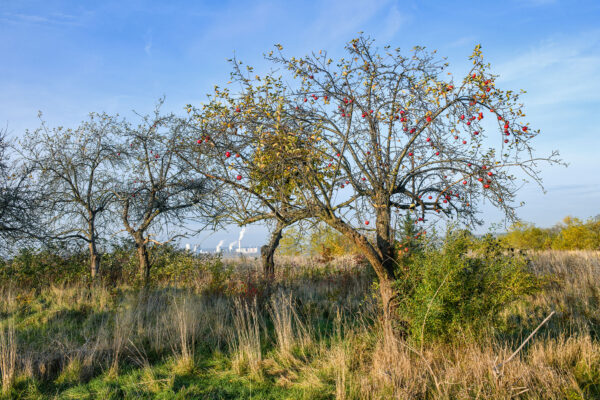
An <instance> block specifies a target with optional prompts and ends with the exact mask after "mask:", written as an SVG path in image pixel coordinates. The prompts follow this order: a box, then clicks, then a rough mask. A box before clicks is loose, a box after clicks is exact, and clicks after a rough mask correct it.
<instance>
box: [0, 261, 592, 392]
mask: <svg viewBox="0 0 600 400" xmlns="http://www.w3.org/2000/svg"><path fill="white" fill-rule="evenodd" d="M529 257H530V258H531V260H532V263H531V268H532V270H533V271H534V272H535V273H536V274H539V276H543V277H544V279H545V281H546V286H545V289H544V290H543V291H541V292H539V293H535V294H533V295H531V296H530V297H528V298H526V299H525V300H523V301H521V302H519V303H516V304H514V305H513V306H512V307H510V308H508V309H506V310H505V311H504V312H503V314H502V318H501V319H502V321H503V325H502V329H500V330H498V331H495V332H487V331H486V332H485V333H481V334H480V335H479V337H476V338H475V339H476V340H474V339H473V336H472V332H469V334H466V333H465V334H464V335H462V334H461V332H459V331H457V332H455V335H453V336H454V337H457V338H458V339H456V340H453V341H452V342H448V341H436V340H432V341H429V342H426V343H423V344H422V343H413V342H411V341H409V340H405V339H402V338H399V340H398V341H397V342H396V344H395V345H393V346H389V345H388V346H387V347H386V346H384V343H383V341H382V340H381V334H380V332H379V328H378V322H377V320H378V312H377V307H376V302H375V301H374V298H373V291H372V288H371V287H372V286H371V285H372V282H373V279H372V276H371V274H370V273H369V272H368V269H367V268H365V267H361V266H357V265H349V264H344V263H339V264H330V265H318V264H316V263H314V264H311V263H312V261H307V264H306V265H304V266H302V267H299V266H300V265H301V262H302V260H301V259H283V260H280V264H281V263H283V264H284V267H283V268H282V269H281V270H279V271H278V274H277V276H276V279H275V281H274V282H271V286H270V290H263V286H261V285H262V283H261V282H260V281H259V280H251V278H248V276H252V275H251V274H249V273H248V271H253V270H254V268H255V267H257V266H256V265H255V264H254V263H253V262H248V263H246V264H242V265H239V266H235V265H234V267H235V268H233V272H232V274H231V275H230V276H228V278H227V280H226V281H224V282H223V284H222V285H220V287H221V290H222V291H220V292H215V291H214V288H211V289H210V290H208V289H206V290H201V288H199V287H196V286H192V287H159V288H154V289H146V290H138V289H134V288H131V287H127V286H121V287H118V288H114V289H107V288H102V287H86V286H83V285H81V286H78V285H75V286H54V287H53V288H52V289H49V290H47V291H45V292H42V293H37V294H36V293H35V292H30V291H27V290H22V291H18V290H16V291H15V290H13V292H12V294H11V299H10V300H9V302H5V303H0V371H1V374H2V390H3V393H5V394H6V393H10V392H11V391H12V392H15V391H16V393H17V397H19V396H21V397H27V396H29V397H38V398H40V397H42V398H43V397H45V396H46V397H52V396H55V395H56V394H58V393H60V392H61V391H68V390H70V388H77V387H81V386H83V387H86V388H90V387H92V386H90V385H109V383H110V385H125V386H122V387H121V389H122V390H126V385H127V384H126V382H128V380H131V381H134V382H135V385H134V384H131V385H133V386H135V387H136V388H137V389H135V390H138V391H139V390H140V389H139V387H141V385H140V382H143V383H144V385H143V386H144V387H147V388H148V389H147V390H148V393H149V394H148V395H147V396H148V397H151V396H159V394H160V396H162V397H169V396H170V395H171V394H173V393H174V392H176V391H177V390H183V389H182V388H183V387H185V386H186V385H189V384H191V383H190V382H194V379H197V380H198V382H200V383H198V385H199V386H200V387H206V386H207V385H206V381H205V379H207V376H215V377H218V376H220V374H227V375H226V376H227V380H226V381H219V382H220V383H219V384H220V385H231V388H233V387H235V385H233V383H231V384H230V383H225V382H230V380H231V379H234V378H233V377H232V376H236V377H240V379H242V378H243V379H244V380H243V381H242V382H245V383H244V384H248V383H247V382H250V385H253V386H252V387H253V388H256V387H257V386H259V385H263V387H265V386H266V387H268V388H269V390H273V391H274V392H277V391H283V392H281V393H283V394H282V395H281V397H283V398H313V397H318V396H320V395H321V396H322V397H326V398H330V397H335V398H337V399H409V398H417V399H419V398H420V399H433V398H436V399H437V398H439V399H457V398H460V399H462V398H480V399H487V398H491V399H508V398H531V399H538V398H539V399H564V398H572V399H579V398H581V399H583V398H600V344H599V343H598V339H599V333H600V255H599V254H598V253H593V252H542V253H536V254H530V255H529ZM294 266H296V267H294ZM255 276H259V275H258V274H256V275H255ZM252 279H254V278H252ZM256 279H258V278H256ZM248 287H254V288H257V289H256V291H254V292H252V293H248V291H247V288H248ZM550 310H555V311H556V315H555V316H554V317H553V318H552V319H551V320H550V321H549V322H548V324H547V325H544V326H543V327H542V328H541V329H540V331H539V332H538V334H537V335H536V336H535V337H534V338H533V339H532V340H531V341H530V342H529V343H528V344H527V345H526V346H525V347H524V348H523V350H522V351H520V352H519V353H518V354H517V356H516V357H515V358H514V359H512V360H511V361H510V362H507V363H505V364H504V365H503V366H502V368H501V371H500V373H499V374H498V373H497V372H496V371H495V370H494V367H495V366H497V365H498V364H500V363H501V362H502V361H504V360H506V359H507V358H508V357H509V356H510V355H511V354H512V353H513V352H514V350H515V349H516V348H517V347H518V346H519V344H520V343H521V342H522V341H523V339H524V338H525V337H527V335H529V333H531V331H532V330H533V329H534V328H535V327H536V326H537V325H538V324H539V323H540V322H541V320H542V319H543V318H544V317H545V316H546V315H547V314H548V312H549V311H550ZM461 335H462V336H461ZM17 342H18V344H19V346H18V347H17ZM219 360H220V361H219ZM232 374H233V375H232ZM182 376H183V377H184V378H185V379H187V381H185V382H188V383H186V384H185V385H183V384H182V383H181V382H183V381H182V380H181V379H184V378H181V379H180V380H178V379H179V378H177V377H182ZM95 377H104V378H107V379H101V380H100V382H105V381H107V382H109V383H98V381H96V380H94V378H95ZM176 378H177V379H176ZM20 379H25V380H27V381H28V382H30V384H29V386H27V385H19V384H18V382H19V380H20ZM15 382H17V384H15ZM124 382H125V383H124ZM86 385H87V386H86ZM203 385H204V386H203ZM213 385H214V384H213ZM28 387H29V388H31V387H33V388H37V389H35V390H38V391H39V392H36V393H37V394H35V395H33V394H31V393H29V392H27V390H34V389H27V388H28ZM24 388H25V389H24ZM231 388H230V389H231ZM86 390H88V389H86ZM90 390H91V389H90ZM107 390H108V389H107ZM215 390H217V389H216V388H215ZM231 390H233V389H231ZM253 390H255V389H253ZM28 393H29V394H28ZM132 393H133V392H132ZM135 393H138V392H135ZM168 393H170V394H168ZM219 393H220V394H219V395H217V394H214V395H213V397H218V396H222V397H224V396H225V395H224V394H223V393H222V392H219ZM240 393H241V392H240ZM240 393H238V394H237V395H238V396H239V397H248V395H247V393H246V392H244V393H246V394H240ZM229 395H231V394H229ZM68 396H71V394H69V393H66V394H65V397H68ZM97 396H101V395H100V394H98V395H97ZM132 396H133V395H132ZM181 396H184V395H181ZM194 396H196V397H199V398H202V397H203V396H204V397H210V395H209V394H207V392H202V394H201V395H200V394H195V395H191V394H189V395H188V397H190V398H193V397H194ZM231 396H234V395H231ZM72 397H76V396H75V395H72ZM108 397H110V396H108ZM184 397H185V396H184ZM254 397H257V398H259V397H260V396H254Z"/></svg>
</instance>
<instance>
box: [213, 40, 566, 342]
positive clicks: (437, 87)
mask: <svg viewBox="0 0 600 400" xmlns="http://www.w3.org/2000/svg"><path fill="white" fill-rule="evenodd" d="M346 53H347V56H346V57H344V58H342V59H340V60H339V61H337V62H334V61H333V60H332V59H331V58H329V57H328V55H327V52H325V51H319V52H318V53H313V54H311V55H309V56H306V57H303V58H294V57H292V58H288V57H285V56H284V55H283V53H282V47H281V46H280V45H278V46H277V50H276V52H272V53H270V54H269V55H268V56H267V60H269V61H271V62H272V63H274V65H276V66H278V67H284V68H286V69H287V70H288V71H289V72H290V74H291V76H290V77H289V78H290V80H291V81H292V82H293V83H290V84H287V83H286V84H284V83H282V82H283V81H282V79H280V78H276V77H272V76H271V75H272V74H271V75H269V76H267V77H256V78H250V77H249V76H242V75H238V76H234V78H237V80H236V82H237V83H240V84H241V86H242V88H244V89H243V90H242V92H241V94H240V95H239V97H238V99H239V103H238V104H237V105H228V107H227V110H228V111H227V112H228V113H229V115H232V116H236V117H235V118H234V117H232V118H231V120H230V121H229V125H227V136H228V139H227V140H229V141H232V142H236V141H240V142H242V143H247V145H246V147H245V152H247V154H255V153H260V152H261V151H262V148H263V147H264V140H258V136H257V134H255V133H254V132H261V133H262V135H264V136H265V137H266V139H267V140H269V141H273V142H275V143H282V144H284V146H285V147H280V148H281V151H280V152H279V153H277V156H278V157H277V160H276V162H275V163H274V165H276V166H277V167H278V169H277V170H275V175H274V176H276V177H277V178H278V179H283V178H284V177H285V178H286V179H287V180H288V184H289V185H290V186H291V187H293V190H294V192H293V193H294V195H293V196H289V197H286V196H282V197H281V198H280V201H281V202H282V204H281V206H280V207H279V208H283V207H285V208H288V209H300V210H304V211H308V212H309V213H310V215H311V217H315V218H318V219H320V220H322V221H323V222H325V223H326V224H328V225H329V226H331V227H332V228H334V229H336V230H338V231H339V232H340V233H342V234H344V235H345V236H346V237H348V238H349V239H350V240H352V241H353V242H354V243H355V244H356V246H357V247H359V248H360V250H361V251H362V252H363V253H364V255H365V256H366V258H367V259H368V260H369V262H370V264H371V265H372V267H373V269H374V270H375V272H376V274H377V276H378V278H379V291H380V295H381V300H382V305H383V326H384V332H385V336H386V338H390V337H392V336H393V330H392V319H393V318H392V316H393V315H394V308H395V306H394V302H393V300H394V298H395V296H396V295H395V293H394V290H393V282H394V281H395V280H396V278H397V271H398V270H399V268H398V264H399V263H401V262H402V260H401V259H399V258H398V257H397V255H398V254H397V249H396V246H395V241H396V236H397V234H396V232H397V223H398V217H399V216H400V218H401V216H402V213H404V212H405V211H406V210H408V211H410V212H411V213H413V214H414V218H415V219H416V222H417V225H418V226H419V228H420V230H423V226H424V224H426V223H431V222H433V221H435V219H436V218H443V217H447V218H457V219H459V220H461V221H463V222H465V223H467V224H470V225H473V224H478V223H481V222H482V221H481V219H480V218H478V217H477V216H478V215H477V210H478V208H479V206H480V205H481V204H482V201H487V202H489V203H491V204H492V205H494V206H496V207H498V208H499V209H501V210H502V211H504V213H505V214H506V216H507V217H508V218H514V216H515V205H514V200H515V195H516V191H517V189H518V187H519V186H518V185H517V184H516V181H517V179H518V177H517V176H515V175H513V173H514V171H515V170H518V171H521V173H523V175H524V176H528V177H530V178H531V179H532V180H533V181H535V182H538V183H540V182H541V179H540V177H539V175H538V169H537V163H538V162H539V161H549V162H557V161H558V160H557V156H558V154H557V153H556V152H555V153H553V154H552V155H550V156H549V157H543V158H537V157H535V156H534V152H533V148H532V146H531V142H532V140H533V139H534V138H535V137H536V136H537V135H538V133H539V131H534V130H532V129H531V128H530V127H529V126H528V125H527V124H525V123H524V122H523V117H524V113H523V111H522V105H521V104H520V103H519V100H518V98H519V96H518V94H516V93H514V92H513V91H510V90H509V91H504V90H501V89H500V88H498V87H496V78H497V76H496V75H493V74H492V73H490V67H489V65H488V64H486V63H485V62H484V61H483V56H482V53H481V50H480V47H479V46H477V47H476V48H475V51H474V52H473V54H472V55H471V57H470V60H471V61H472V63H473V66H472V68H471V70H470V71H469V72H468V73H467V74H466V75H465V76H464V78H461V79H458V80H456V79H454V78H453V77H452V75H451V74H449V75H446V74H445V69H446V67H447V64H446V63H445V62H443V61H440V60H436V58H435V55H434V53H435V52H433V53H429V52H426V51H425V49H424V48H421V47H415V48H414V49H413V51H412V53H411V54H409V55H407V56H404V55H402V53H401V52H400V50H399V49H395V50H394V49H391V48H390V47H389V46H386V47H385V48H383V49H382V50H381V51H380V50H379V49H377V48H376V47H375V46H374V45H373V41H372V40H370V39H369V38H366V37H362V36H361V37H359V38H357V39H354V40H352V41H351V42H350V43H349V44H348V45H347V46H346ZM260 80H262V81H264V82H269V83H271V84H270V87H269V91H268V93H270V94H271V95H272V96H275V97H276V98H278V99H279V98H280V99H281V100H278V101H279V104H280V105H279V106H278V107H277V108H276V109H275V110H274V111H276V112H270V113H269V114H266V113H263V114H259V115H254V113H255V112H256V111H255V110H257V107H256V104H260V103H261V101H263V98H264V97H265V95H264V91H256V90H255V91H251V90H249V89H247V88H245V87H247V86H248V85H250V82H251V81H253V82H257V81H260ZM256 85H258V84H256ZM227 97H229V93H228V92H227ZM245 114H246V115H249V116H250V117H251V118H252V119H254V121H255V124H256V128H255V129H252V130H251V129H248V128H246V126H248V122H245V121H244V117H243V115H245ZM238 115H242V117H237V116H238ZM490 120H491V121H490ZM243 121H244V122H243ZM280 121H285V123H284V124H282V123H281V122H280ZM488 121H489V122H488ZM242 122H243V123H242ZM238 123H242V125H241V126H240V125H238ZM261 127H262V128H261ZM277 128H279V129H277ZM488 131H490V132H493V131H496V132H497V133H496V134H495V135H488V134H487V132H488ZM220 137H221V136H219V138H220ZM249 137H250V138H251V139H252V140H249V139H248V138H249ZM219 138H215V140H220V139H219ZM280 146H281V145H280ZM242 160H244V161H245V162H246V164H240V165H239V166H237V165H236V168H237V169H238V171H243V168H247V167H246V166H247V165H248V164H247V162H248V159H244V158H243V159H242ZM252 167H253V168H258V167H259V166H258V165H256V166H254V165H252ZM263 168H267V170H271V169H273V165H271V164H269V165H265V166H264V167H263ZM282 171H285V172H284V173H282ZM237 173H238V174H240V172H237ZM242 177H243V178H244V179H247V181H248V183H247V185H249V186H252V187H255V186H257V185H260V181H254V180H252V178H251V176H250V175H248V174H245V175H242ZM397 211H400V213H397ZM373 218H374V221H373V222H374V223H372V219H373Z"/></svg>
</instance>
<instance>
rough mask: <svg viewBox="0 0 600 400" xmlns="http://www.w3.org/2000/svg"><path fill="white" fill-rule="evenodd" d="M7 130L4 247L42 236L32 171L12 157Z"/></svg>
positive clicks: (0, 140) (1, 220) (0, 164)
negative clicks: (32, 182)
mask: <svg viewBox="0 0 600 400" xmlns="http://www.w3.org/2000/svg"><path fill="white" fill-rule="evenodd" d="M10 150H11V148H10V143H9V142H8V139H7V137H6V131H5V130H1V131H0V241H1V245H0V249H2V250H7V249H8V247H9V245H10V244H15V243H17V242H18V241H19V240H21V239H26V238H32V237H34V236H39V234H40V231H41V226H40V225H39V223H38V222H39V220H38V219H37V218H36V211H37V210H38V207H37V204H38V196H36V191H35V190H34V189H33V187H32V185H31V171H30V168H28V166H26V165H24V164H23V163H22V162H20V160H17V159H15V157H14V156H13V157H11V156H10V154H9V153H10Z"/></svg>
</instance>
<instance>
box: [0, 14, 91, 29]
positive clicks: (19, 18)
mask: <svg viewBox="0 0 600 400" xmlns="http://www.w3.org/2000/svg"><path fill="white" fill-rule="evenodd" d="M0 20H2V21H4V22H8V23H11V24H32V25H57V26H59V25H63V26H65V25H67V26H78V25H81V24H82V21H81V17H79V16H75V15H70V14H64V13H51V14H48V15H43V16H42V15H36V14H24V13H6V12H5V13H2V14H0Z"/></svg>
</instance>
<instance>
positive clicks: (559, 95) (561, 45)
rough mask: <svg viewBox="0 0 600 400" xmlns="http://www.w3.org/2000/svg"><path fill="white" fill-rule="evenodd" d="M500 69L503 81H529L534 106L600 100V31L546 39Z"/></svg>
mask: <svg viewBox="0 0 600 400" xmlns="http://www.w3.org/2000/svg"><path fill="white" fill-rule="evenodd" d="M496 70H497V71H498V72H499V74H500V82H511V83H513V82H517V83H523V82H525V83H526V88H527V90H528V91H530V92H531V93H536V94H535V95H533V96H528V104H530V105H532V106H548V105H556V104H561V103H562V104H564V103H572V102H579V103H581V102H600V80H599V79H598V78H597V77H598V76H599V75H600V31H592V32H586V33H583V34H580V35H578V36H570V37H558V38H552V39H548V40H545V41H543V42H542V43H540V44H539V45H538V46H536V47H534V48H530V49H529V50H527V51H525V52H522V53H521V54H518V55H517V56H516V57H515V58H513V59H512V60H510V61H508V62H505V63H502V64H499V65H496Z"/></svg>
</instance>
